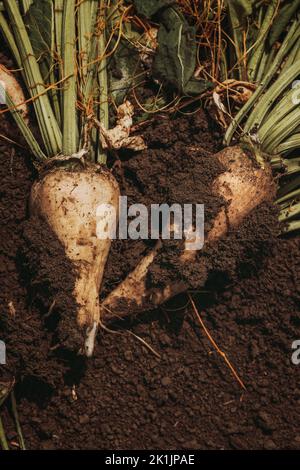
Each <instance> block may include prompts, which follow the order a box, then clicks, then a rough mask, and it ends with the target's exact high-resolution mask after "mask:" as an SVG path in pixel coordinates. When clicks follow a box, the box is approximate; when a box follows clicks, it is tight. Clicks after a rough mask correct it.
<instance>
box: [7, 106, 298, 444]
mask: <svg viewBox="0 0 300 470" xmlns="http://www.w3.org/2000/svg"><path fill="white" fill-rule="evenodd" d="M0 133H1V134H10V135H11V136H13V137H14V138H16V139H18V137H17V136H16V135H15V132H14V129H13V128H12V127H9V128H8V127H7V124H5V122H4V120H3V119H2V118H1V131H0ZM145 134H146V138H147V141H148V144H149V147H150V150H149V152H148V154H147V153H145V154H143V155H139V156H137V157H134V159H132V156H129V155H122V156H121V158H122V161H123V164H122V171H121V170H120V168H118V167H116V173H117V176H118V178H119V179H120V181H121V185H122V187H123V189H126V191H127V194H128V196H129V198H132V200H135V199H136V198H137V197H147V199H149V198H150V199H151V197H152V198H153V199H154V200H157V201H158V202H160V200H159V199H160V197H165V195H164V194H162V193H161V191H162V188H166V187H167V188H169V194H171V192H170V191H171V189H172V188H173V189H174V186H172V184H175V181H176V179H172V178H175V174H173V176H172V172H170V175H171V176H170V177H169V178H168V177H167V174H165V173H164V171H163V162H164V161H165V162H166V163H165V164H166V165H170V162H171V157H172V158H175V156H174V155H175V154H174V148H175V149H177V150H181V151H182V153H181V154H180V155H183V157H184V155H185V154H184V152H183V149H184V148H185V147H187V146H188V145H190V143H191V142H193V143H194V144H197V145H201V146H202V151H201V152H202V153H201V155H202V157H201V158H204V156H205V155H206V158H207V159H208V158H209V152H210V151H216V150H218V149H219V147H220V136H219V134H218V132H217V131H216V130H215V129H214V127H213V125H212V124H211V123H210V121H208V120H207V118H206V117H205V115H204V114H203V113H199V114H198V115H195V116H193V117H190V118H185V117H181V118H178V120H177V121H176V122H175V123H173V124H172V123H170V122H169V121H168V120H166V118H163V117H160V118H159V119H158V120H157V121H156V123H153V124H151V127H150V128H148V129H147V131H146V132H145ZM170 139H173V140H172V142H171V145H169V144H170ZM18 140H19V139H18ZM147 155H148V157H149V158H151V159H152V160H151V164H149V160H148V159H147V158H146V157H147ZM183 157H182V158H183ZM0 158H1V166H0V201H1V213H0V217H1V227H0V256H1V259H0V286H1V289H0V302H1V312H0V337H1V339H2V338H3V339H5V341H6V343H7V352H8V364H7V366H1V369H0V371H1V376H2V378H3V380H4V379H6V378H7V377H9V376H12V375H15V376H16V380H17V385H16V396H17V401H18V410H19V414H20V421H21V425H22V430H23V434H24V438H25V442H26V445H27V447H28V448H30V449H107V448H109V449H151V448H156V449H186V448H190V449H198V448H200V449H276V448H290V449H298V448H299V447H300V412H299V405H300V366H298V367H297V366H295V365H293V364H292V362H291V355H292V349H291V345H292V342H293V341H294V340H295V339H300V316H299V300H300V251H299V244H300V240H299V238H298V239H290V240H283V239H278V238H276V237H275V234H276V233H277V231H278V227H277V225H276V222H275V217H276V214H275V213H274V210H272V209H271V208H269V207H261V208H259V209H258V210H257V211H255V213H253V214H251V216H250V217H249V219H248V220H247V221H246V222H245V223H244V224H243V227H242V228H241V229H240V231H239V232H235V233H233V234H232V235H231V237H230V241H229V240H226V241H224V242H221V243H220V245H219V246H218V250H219V251H218V253H219V255H218V257H217V254H216V253H217V252H216V251H215V253H214V255H215V258H216V259H215V264H214V270H211V271H210V273H209V276H208V280H207V282H206V285H205V287H204V288H203V290H202V291H201V292H199V291H197V293H196V294H195V298H196V299H197V306H198V308H199V312H200V314H201V316H202V319H203V320H204V321H205V324H206V326H207V327H208V328H209V330H210V332H211V334H212V335H213V337H214V339H215V340H216V341H217V343H218V345H219V346H220V347H221V348H222V349H223V350H224V351H225V352H226V354H227V355H228V358H229V359H230V361H231V362H232V364H233V365H234V367H235V369H236V371H237V372H238V373H239V375H240V377H241V378H242V380H243V382H244V383H245V385H246V387H247V391H246V392H244V391H243V390H242V389H241V388H240V386H239V385H238V383H237V382H236V380H235V379H234V377H233V376H232V375H231V373H230V371H229V370H228V368H227V367H226V365H225V363H224V361H223V359H222V358H221V357H220V356H219V355H218V354H217V353H216V351H214V350H213V348H212V346H211V344H210V343H209V342H208V340H207V338H206V336H205V335H204V332H203V330H202V329H201V328H199V323H198V321H197V319H196V317H195V315H194V314H193V311H192V309H191V307H190V306H189V305H188V302H187V299H186V298H185V297H182V298H180V299H177V300H176V301H173V302H172V304H171V305H169V306H168V307H166V308H164V309H162V310H160V311H157V312H151V313H145V315H143V316H141V317H139V318H136V319H129V320H128V321H126V322H123V323H122V324H119V325H112V326H111V327H112V328H114V329H116V330H117V331H118V334H116V333H111V332H108V331H101V332H100V334H99V337H98V343H97V346H96V351H95V355H94V357H93V358H92V359H90V360H87V361H86V360H84V359H83V358H81V357H80V356H77V355H76V354H74V352H72V351H71V350H70V348H71V346H72V344H70V337H69V332H68V327H69V325H73V324H75V322H74V316H75V314H74V304H73V303H72V299H70V293H71V291H72V280H73V277H72V270H71V269H70V265H69V263H68V261H67V260H65V259H64V257H63V250H62V247H61V246H60V245H59V243H58V242H57V240H56V239H55V237H54V236H53V234H51V233H49V231H48V229H47V227H46V226H45V225H41V224H37V221H29V220H28V207H27V204H28V197H29V192H30V187H31V184H32V181H33V179H34V177H35V175H36V174H35V171H34V170H33V168H32V167H31V165H30V163H29V156H28V155H26V152H24V151H23V150H21V149H18V148H17V147H13V146H11V145H9V144H7V143H4V141H1V143H0ZM153 162H156V163H157V165H158V167H157V168H160V170H161V171H160V174H159V177H160V178H161V180H160V181H161V184H160V185H159V184H157V182H155V184H153V185H152V189H151V187H150V182H151V173H150V169H151V166H153ZM175 163H176V164H178V162H174V164H175ZM157 168H156V169H157ZM183 169H184V168H182V170H183ZM185 169H186V167H185ZM156 173H157V172H156ZM183 174H184V173H183V172H182V175H183ZM152 178H153V175H152ZM184 181H185V179H184V177H183V176H181V182H184ZM152 182H153V179H152ZM195 183H197V181H196V180H195ZM184 184H186V185H187V183H184ZM184 184H183V186H184ZM177 185H178V180H177ZM183 189H184V193H185V194H186V191H187V190H189V189H190V188H183ZM130 191H131V193H130ZM172 197H174V194H172ZM170 198H171V196H170ZM251 234H252V235H251ZM257 239H258V240H257ZM38 245H39V246H40V247H41V252H40V253H38V250H37V249H36V247H37V246H38ZM34 247H35V251H34ZM42 248H43V249H42ZM45 248H46V249H45ZM144 250H145V245H144V244H143V243H140V242H136V243H135V244H134V245H132V242H126V241H125V242H122V243H120V242H116V243H115V244H114V246H113V249H112V253H111V255H110V259H109V263H108V268H107V273H106V277H105V284H104V292H108V291H109V290H111V289H112V287H113V286H114V285H115V284H116V283H117V282H119V280H120V279H121V278H123V277H124V276H125V275H126V273H127V272H128V271H129V270H130V269H131V268H132V267H133V266H134V265H135V264H136V262H137V260H138V259H139V258H140V256H141V254H142V253H143V251H144ZM211 255H212V254H211ZM37 270H38V271H37ZM160 275H162V273H161V272H156V276H154V279H155V278H156V280H157V279H159V277H160ZM49 279H50V281H51V286H52V287H51V288H50V283H49ZM55 279H56V283H55V282H54V280H55ZM53 282H54V285H53ZM51 289H54V290H51ZM53 298H55V299H56V302H57V304H56V306H55V309H54V311H53V310H52V311H51V310H50V312H49V307H50V306H51V305H52V303H53ZM12 306H13V309H14V311H15V316H14V317H13V315H12V313H13V310H12ZM179 307H181V308H179ZM62 311H64V313H65V315H64V316H63V317H61V312H62ZM70 329H71V331H73V330H72V326H71V327H70ZM127 330H130V331H132V332H134V333H135V334H136V335H138V336H139V337H140V338H142V339H143V340H145V341H146V342H147V343H148V344H149V345H150V346H151V347H152V348H153V349H154V350H155V351H156V353H158V354H159V355H160V359H159V358H158V357H157V356H155V355H154V354H153V352H151V351H150V350H149V349H147V348H145V347H144V346H143V345H142V343H141V342H140V341H139V340H137V339H136V338H135V337H133V336H132V335H130V334H129V333H127V332H126V331H127ZM72 338H73V337H72ZM1 380H2V379H1ZM1 416H2V417H3V422H4V426H5V429H6V431H7V437H8V439H9V441H10V442H13V441H16V440H17V437H16V432H15V427H14V424H13V420H12V417H11V410H10V407H9V403H7V405H6V406H5V407H4V408H3V409H2V414H1Z"/></svg>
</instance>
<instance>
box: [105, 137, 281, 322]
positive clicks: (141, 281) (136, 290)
mask: <svg viewBox="0 0 300 470" xmlns="http://www.w3.org/2000/svg"><path fill="white" fill-rule="evenodd" d="M212 158H216V159H217V160H218V161H219V162H220V163H221V164H222V165H223V167H224V172H223V173H221V174H220V175H219V176H218V177H217V178H216V180H215V181H214V182H213V185H212V190H213V192H214V193H215V194H216V195H218V196H220V197H221V198H223V200H224V206H223V207H222V208H221V209H220V211H219V213H218V214H217V216H216V217H215V219H214V221H213V223H212V227H211V229H210V231H209V233H208V234H207V237H206V238H207V240H206V243H207V244H213V243H214V242H216V241H217V240H219V239H220V238H222V237H224V236H225V235H226V233H227V232H228V230H229V229H231V228H236V227H238V226H239V225H240V224H241V223H242V221H243V220H244V219H245V218H246V217H247V215H249V214H250V212H251V211H252V210H253V209H255V208H256V207H258V206H259V205H260V204H262V203H263V202H265V201H273V199H274V197H275V192H276V188H275V184H274V181H273V178H272V174H271V170H270V169H269V168H268V167H267V166H266V167H265V168H261V167H260V166H259V165H258V164H257V162H256V161H255V159H253V158H252V156H250V155H249V154H248V153H246V152H245V151H244V150H243V149H242V148H241V147H239V146H235V147H228V148H225V149H224V150H223V151H221V152H219V153H217V154H215V156H212ZM195 199H197V195H195ZM188 245H189V243H188V242H187V241H186V243H185V250H184V251H182V253H181V255H180V264H181V265H182V266H183V267H184V266H188V265H192V264H194V263H196V262H197V251H195V250H189V246H188ZM161 247H162V243H161V242H158V244H157V245H156V247H155V249H154V250H152V251H150V252H149V253H148V255H147V256H145V257H144V258H143V259H142V260H141V261H140V263H139V264H138V266H137V267H136V268H135V269H134V271H133V272H132V273H131V274H129V275H128V276H127V278H126V279H125V280H124V281H123V282H122V283H121V284H120V285H119V286H118V287H117V288H116V289H114V290H113V291H112V292H111V293H110V294H109V295H108V296H107V297H106V299H104V301H103V303H102V305H101V319H102V321H103V322H104V323H105V322H108V321H110V320H114V319H117V318H123V317H125V316H127V315H131V314H136V313H138V312H142V311H146V310H150V309H154V308H156V307H158V306H159V305H161V304H162V303H164V302H165V301H167V300H168V299H170V298H172V297H173V296H175V295H177V294H180V293H182V292H184V291H186V290H187V288H188V285H187V283H186V282H185V281H184V280H182V281H179V282H175V283H172V282H171V283H169V284H166V285H165V286H164V287H163V288H151V286H149V285H148V284H149V282H148V274H149V270H150V268H151V267H152V266H153V264H154V263H155V261H156V258H157V256H158V254H159V251H160V249H161ZM204 249H205V247H204ZM203 270H204V272H205V266H204V267H203Z"/></svg>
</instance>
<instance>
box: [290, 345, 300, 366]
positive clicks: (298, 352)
mask: <svg viewBox="0 0 300 470" xmlns="http://www.w3.org/2000/svg"><path fill="white" fill-rule="evenodd" d="M292 349H293V351H294V352H293V354H292V358H291V360H292V363H293V364H294V366H299V365H300V339H298V340H295V341H293V343H292Z"/></svg>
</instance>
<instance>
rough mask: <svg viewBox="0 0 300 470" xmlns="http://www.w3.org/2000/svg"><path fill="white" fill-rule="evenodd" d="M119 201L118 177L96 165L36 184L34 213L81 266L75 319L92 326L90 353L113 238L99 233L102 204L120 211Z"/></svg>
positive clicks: (87, 348)
mask: <svg viewBox="0 0 300 470" xmlns="http://www.w3.org/2000/svg"><path fill="white" fill-rule="evenodd" d="M118 203H119V187H118V184H117V182H116V181H115V179H114V177H113V176H112V175H111V173H110V172H109V171H107V170H105V169H104V168H102V167H95V166H90V167H86V168H84V169H82V170H78V169H76V170H74V171H72V170H67V169H64V168H55V169H53V170H52V171H49V172H47V173H46V174H44V175H43V176H42V177H41V178H40V179H39V180H38V181H37V182H35V183H34V185H33V187H32V191H31V204H30V208H31V214H32V215H33V216H38V217H41V218H43V219H45V220H46V222H47V223H48V225H49V226H50V228H51V229H52V230H53V232H54V233H55V234H56V236H57V237H58V239H59V240H60V242H61V243H62V244H63V246H64V248H65V253H66V256H67V258H68V259H69V260H71V262H72V263H73V265H74V267H75V270H76V280H75V286H74V290H73V295H74V298H75V300H76V302H77V305H78V309H77V312H74V317H75V316H76V319H77V323H78V325H79V327H80V328H86V332H87V334H86V341H85V353H86V354H87V355H88V356H90V355H91V354H92V350H93V345H94V337H95V334H96V328H97V325H98V323H99V314H100V310H99V289H100V286H101V282H102V278H103V273H104V268H105V264H106V261H107V257H108V253H109V250H110V246H111V241H110V239H109V237H107V239H99V238H98V236H97V208H98V207H99V205H101V204H105V205H106V204H107V205H109V206H110V207H114V208H115V211H116V214H117V211H118ZM102 225H103V221H102ZM70 315H72V313H71V312H70ZM71 321H72V318H70V322H71Z"/></svg>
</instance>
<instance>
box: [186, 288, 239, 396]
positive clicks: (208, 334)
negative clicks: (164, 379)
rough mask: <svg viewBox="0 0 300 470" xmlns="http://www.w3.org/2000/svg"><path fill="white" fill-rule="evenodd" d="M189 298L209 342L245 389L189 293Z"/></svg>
mask: <svg viewBox="0 0 300 470" xmlns="http://www.w3.org/2000/svg"><path fill="white" fill-rule="evenodd" d="M189 299H190V302H191V304H192V307H193V310H194V313H195V315H196V317H197V319H198V321H199V323H200V325H201V326H202V328H203V330H204V332H205V334H206V336H207V337H208V339H209V341H210V342H211V344H212V345H213V347H214V348H215V350H216V351H217V353H218V354H219V355H220V356H221V357H222V358H223V359H224V361H225V363H226V365H227V366H228V367H229V369H230V370H231V372H232V374H233V376H234V377H235V379H236V380H237V382H238V383H239V385H240V386H241V388H242V389H243V390H247V389H246V386H245V384H244V382H243V381H242V380H241V379H240V377H239V375H238V373H237V372H236V370H235V369H234V367H233V366H232V364H231V362H230V361H229V359H228V358H227V356H226V354H225V353H224V352H223V351H221V349H220V348H219V346H218V345H217V343H216V342H215V340H214V339H213V337H212V336H211V334H210V332H209V331H208V329H207V328H206V326H205V324H204V322H203V320H202V318H201V317H200V315H199V312H198V310H197V307H196V305H195V302H194V301H193V299H192V297H191V295H189Z"/></svg>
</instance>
